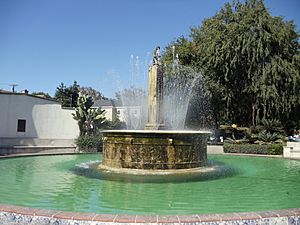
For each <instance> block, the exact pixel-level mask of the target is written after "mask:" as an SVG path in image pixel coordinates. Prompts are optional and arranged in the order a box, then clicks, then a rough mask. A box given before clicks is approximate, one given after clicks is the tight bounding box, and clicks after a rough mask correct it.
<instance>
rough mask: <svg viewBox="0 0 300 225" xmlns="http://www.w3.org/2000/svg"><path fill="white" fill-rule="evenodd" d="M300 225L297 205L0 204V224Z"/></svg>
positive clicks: (299, 209)
mask: <svg viewBox="0 0 300 225" xmlns="http://www.w3.org/2000/svg"><path fill="white" fill-rule="evenodd" d="M112 223H114V224H122V225H125V224H189V225H192V224H211V225H212V224H224V225H225V224H232V225H233V224H244V225H246V224H291V225H292V224H293V225H298V224H300V208H295V209H285V210H274V211H260V212H246V213H225V214H194V215H113V214H96V213H80V212H65V211H59V210H48V209H37V208H29V207H22V206H13V205H5V204H0V224H30V225H35V224H37V225H40V224H55V225H66V224H70V225H71V224H76V225H86V224H94V225H104V224H112Z"/></svg>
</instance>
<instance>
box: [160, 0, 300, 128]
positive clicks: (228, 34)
mask: <svg viewBox="0 0 300 225" xmlns="http://www.w3.org/2000/svg"><path fill="white" fill-rule="evenodd" d="M173 45H175V47H176V49H177V50H178V53H179V58H180V63H182V64H184V65H189V66H193V67H194V68H195V69H196V70H198V71H201V72H202V73H203V75H204V77H205V80H206V82H207V86H208V89H209V91H210V94H211V101H212V106H213V111H214V113H213V114H214V116H215V118H216V121H217V123H218V124H231V123H233V122H235V123H238V124H240V125H241V126H247V127H250V126H256V125H258V124H260V123H261V121H262V120H263V119H266V118H276V119H278V120H279V121H280V122H281V123H282V124H283V126H284V128H285V130H289V129H292V128H295V129H299V126H300V113H299V112H300V73H299V69H300V51H299V50H300V48H299V34H298V33H297V31H296V26H295V24H294V22H293V21H284V20H283V18H282V17H273V16H271V15H270V13H269V12H268V9H267V8H266V7H265V5H264V2H263V0H247V1H245V2H240V1H234V2H233V3H232V4H230V3H226V4H225V5H224V7H223V8H222V9H221V10H220V11H219V12H217V14H216V15H215V16H213V17H212V18H209V19H206V20H205V21H204V22H203V24H202V26H201V27H193V28H192V29H191V33H190V40H188V39H187V38H183V37H180V38H178V40H177V41H176V42H173V43H172V44H171V45H170V46H168V47H167V48H166V53H165V55H164V57H163V59H165V61H170V60H171V58H172V54H173V53H172V48H171V46H173ZM290 121H292V122H290Z"/></svg>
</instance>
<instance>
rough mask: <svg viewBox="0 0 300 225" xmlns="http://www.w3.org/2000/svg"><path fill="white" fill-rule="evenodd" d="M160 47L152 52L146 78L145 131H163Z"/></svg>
mask: <svg viewBox="0 0 300 225" xmlns="http://www.w3.org/2000/svg"><path fill="white" fill-rule="evenodd" d="M159 50H160V47H159V46H157V47H156V49H155V50H154V52H153V63H152V65H151V66H150V68H149V77H148V122H147V124H146V126H145V130H164V129H165V128H166V127H165V125H164V119H163V68H162V65H161V62H160V55H159Z"/></svg>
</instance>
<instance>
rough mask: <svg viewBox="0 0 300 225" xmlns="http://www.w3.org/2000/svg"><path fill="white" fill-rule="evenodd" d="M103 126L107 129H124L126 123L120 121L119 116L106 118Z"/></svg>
mask: <svg viewBox="0 0 300 225" xmlns="http://www.w3.org/2000/svg"><path fill="white" fill-rule="evenodd" d="M103 126H104V127H105V129H107V130H125V129H126V123H125V122H123V121H121V120H120V119H119V118H116V119H115V120H113V121H110V120H106V121H105V122H104V124H103Z"/></svg>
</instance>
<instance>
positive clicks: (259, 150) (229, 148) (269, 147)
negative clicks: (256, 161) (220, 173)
mask: <svg viewBox="0 0 300 225" xmlns="http://www.w3.org/2000/svg"><path fill="white" fill-rule="evenodd" d="M224 152H225V153H244V154H264V155H282V154H283V146H282V144H231V143H224Z"/></svg>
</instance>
